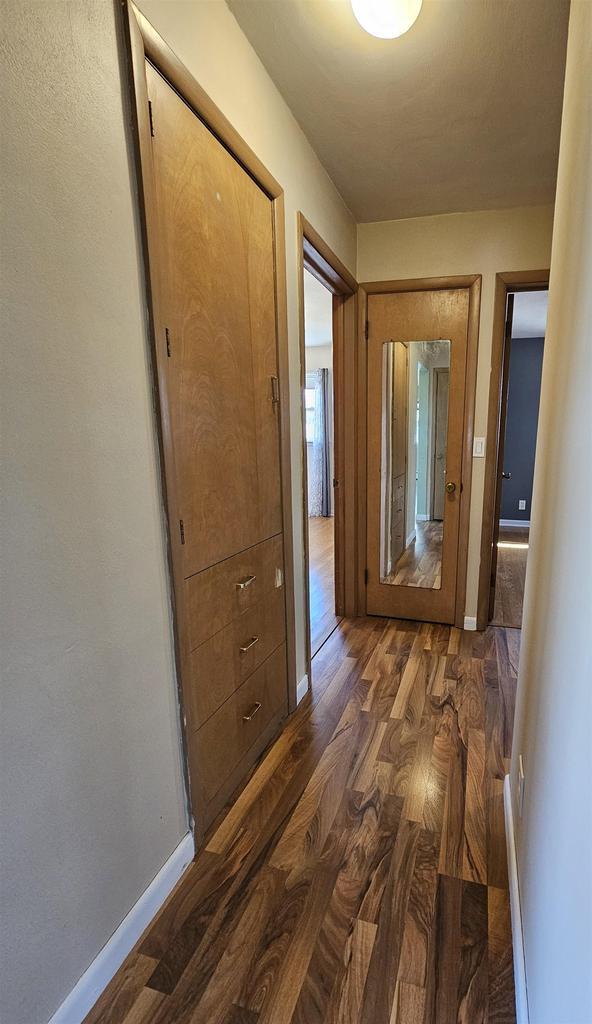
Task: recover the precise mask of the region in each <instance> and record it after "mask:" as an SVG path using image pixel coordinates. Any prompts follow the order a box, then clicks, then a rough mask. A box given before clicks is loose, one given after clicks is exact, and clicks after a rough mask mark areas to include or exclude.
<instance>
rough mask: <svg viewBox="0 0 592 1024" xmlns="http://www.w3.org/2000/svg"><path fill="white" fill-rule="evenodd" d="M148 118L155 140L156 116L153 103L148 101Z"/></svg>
mask: <svg viewBox="0 0 592 1024" xmlns="http://www.w3.org/2000/svg"><path fill="white" fill-rule="evenodd" d="M148 117H149V118H150V134H151V136H152V138H154V115H153V113H152V101H151V100H148Z"/></svg>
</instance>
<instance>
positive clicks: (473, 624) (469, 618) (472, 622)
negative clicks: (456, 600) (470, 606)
mask: <svg viewBox="0 0 592 1024" xmlns="http://www.w3.org/2000/svg"><path fill="white" fill-rule="evenodd" d="M464 628H465V629H469V630H471V632H474V630H476V629H477V617H476V616H475V615H465V624H464Z"/></svg>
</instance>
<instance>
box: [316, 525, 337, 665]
mask: <svg viewBox="0 0 592 1024" xmlns="http://www.w3.org/2000/svg"><path fill="white" fill-rule="evenodd" d="M308 547H309V593H310V649H311V654H312V657H313V658H314V656H315V654H316V653H317V652H318V651H319V650H320V648H321V647H322V646H323V644H324V643H325V640H326V639H327V637H328V636H330V635H331V633H332V632H333V630H334V629H335V627H336V625H337V623H338V622H340V621H341V619H340V618H339V617H338V616H337V615H336V614H335V520H334V519H333V517H332V516H309V519H308Z"/></svg>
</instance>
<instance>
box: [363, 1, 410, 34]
mask: <svg viewBox="0 0 592 1024" xmlns="http://www.w3.org/2000/svg"><path fill="white" fill-rule="evenodd" d="M421 4H422V0H351V5H352V10H353V12H354V14H355V16H356V20H357V21H358V22H359V23H360V25H361V26H362V28H363V29H365V31H366V32H368V33H369V34H370V35H371V36H377V37H378V39H396V38H397V36H402V35H403V34H404V33H405V32H408V31H409V29H410V28H411V26H412V25H413V23H414V22H415V21H416V19H417V16H418V14H419V12H420V10H421Z"/></svg>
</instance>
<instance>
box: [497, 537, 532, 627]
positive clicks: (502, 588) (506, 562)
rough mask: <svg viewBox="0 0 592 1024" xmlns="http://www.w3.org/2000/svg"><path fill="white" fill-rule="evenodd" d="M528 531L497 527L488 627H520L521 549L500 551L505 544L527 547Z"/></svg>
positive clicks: (523, 550) (523, 560)
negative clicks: (495, 567) (492, 594)
mask: <svg viewBox="0 0 592 1024" xmlns="http://www.w3.org/2000/svg"><path fill="white" fill-rule="evenodd" d="M528 535H529V530H528V527H525V528H523V527H520V528H518V527H514V526H500V532H499V540H500V544H501V545H502V546H501V547H499V546H498V549H497V572H496V577H495V605H494V611H493V619H492V620H491V621H492V624H493V625H495V626H512V627H514V628H520V626H521V625H522V606H523V604H524V581H525V579H526V559H527V557H528V549H527V548H525V547H504V545H506V544H512V545H513V544H519V545H524V544H528Z"/></svg>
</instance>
